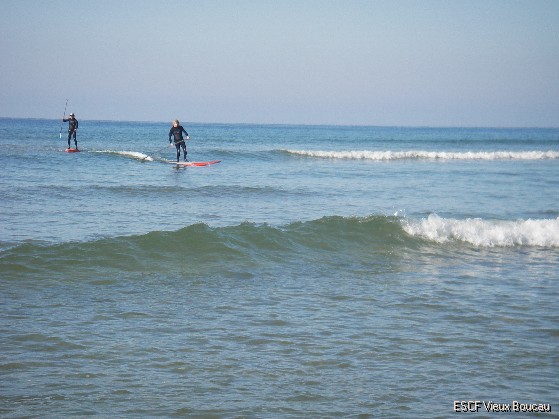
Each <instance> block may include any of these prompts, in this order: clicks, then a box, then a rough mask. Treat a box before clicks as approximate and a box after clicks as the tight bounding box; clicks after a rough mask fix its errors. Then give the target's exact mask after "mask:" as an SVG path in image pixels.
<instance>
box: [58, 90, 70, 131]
mask: <svg viewBox="0 0 559 419" xmlns="http://www.w3.org/2000/svg"><path fill="white" fill-rule="evenodd" d="M67 106H68V99H66V105H64V116H63V117H62V122H61V123H60V134H58V137H60V139H62V123H63V122H64V119H65V118H66V107H67Z"/></svg>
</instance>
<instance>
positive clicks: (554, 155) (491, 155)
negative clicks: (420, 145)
mask: <svg viewBox="0 0 559 419" xmlns="http://www.w3.org/2000/svg"><path fill="white" fill-rule="evenodd" d="M283 151H285V152H287V153H289V154H295V155H299V156H306V157H319V158H325V159H353V160H377V161H382V160H404V159H430V160H551V159H559V151H552V150H549V151H465V152H454V151H424V150H409V151H367V150H348V151H320V150H317V151H313V150H283Z"/></svg>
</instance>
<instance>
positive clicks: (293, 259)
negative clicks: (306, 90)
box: [0, 114, 559, 418]
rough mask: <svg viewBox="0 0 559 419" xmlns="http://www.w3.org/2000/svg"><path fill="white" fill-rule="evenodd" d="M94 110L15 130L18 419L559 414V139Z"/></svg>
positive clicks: (9, 218)
mask: <svg viewBox="0 0 559 419" xmlns="http://www.w3.org/2000/svg"><path fill="white" fill-rule="evenodd" d="M77 117H78V119H79V120H80V129H79V131H78V146H79V148H80V150H81V152H80V153H65V152H64V149H65V148H66V145H67V143H66V132H65V131H66V128H67V124H64V126H63V127H62V139H60V138H59V132H60V121H59V120H39V119H7V118H2V119H0V165H1V167H2V176H1V178H0V198H1V199H0V305H1V309H0V416H1V417H5V418H16V417H17V418H20V417H26V418H33V417H37V418H39V417H81V416H94V417H120V418H142V417H192V418H277V417H281V418H343V417H348V418H350V417H359V418H368V417H403V418H407V417H414V418H420V417H425V418H434V417H440V418H445V417H449V416H453V415H454V414H455V413H456V412H466V411H468V412H475V411H477V412H478V413H483V414H485V415H490V414H493V413H495V412H496V411H497V409H501V410H505V411H506V410H507V408H508V410H509V411H512V412H520V413H521V415H523V417H527V416H528V417H529V416H535V417H536V416H537V417H541V416H542V415H544V417H549V416H555V417H557V412H558V411H559V351H558V349H559V199H558V198H559V129H551V128H538V129H536V128H525V129H521V128H431V127H417V128H406V127H361V126H300V125H296V126H295V125H250V124H202V123H183V126H184V127H185V128H186V130H187V131H188V132H189V134H190V138H191V139H190V141H189V142H188V144H187V147H188V158H189V159H190V160H192V161H208V160H221V162H220V163H218V164H215V165H212V166H207V167H186V168H185V167H177V166H176V165H175V164H169V163H171V162H173V161H174V160H175V149H174V147H173V148H169V147H167V146H168V139H167V138H168V132H169V129H170V127H171V123H170V122H126V121H119V122H115V121H88V120H81V119H80V115H79V114H78V115H77ZM549 411H551V413H549Z"/></svg>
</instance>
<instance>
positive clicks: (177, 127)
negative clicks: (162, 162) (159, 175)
mask: <svg viewBox="0 0 559 419" xmlns="http://www.w3.org/2000/svg"><path fill="white" fill-rule="evenodd" d="M183 132H184V133H185V135H186V140H190V137H189V136H188V132H186V130H185V129H184V128H183V127H182V126H181V124H180V122H179V120H178V119H175V120H174V121H173V126H172V127H171V130H170V131H169V144H172V142H173V140H172V139H171V137H174V141H175V147H176V148H177V163H178V161H179V157H180V156H181V148H182V151H183V153H184V161H186V155H187V154H188V153H187V151H186V143H185V139H184V138H182V133H183Z"/></svg>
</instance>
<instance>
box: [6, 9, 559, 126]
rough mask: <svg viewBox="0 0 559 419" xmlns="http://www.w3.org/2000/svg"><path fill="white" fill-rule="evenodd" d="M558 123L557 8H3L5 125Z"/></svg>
mask: <svg viewBox="0 0 559 419" xmlns="http://www.w3.org/2000/svg"><path fill="white" fill-rule="evenodd" d="M66 99H68V109H67V112H66V113H68V112H70V111H72V112H74V113H75V114H76V117H77V118H78V119H85V120H127V121H163V122H167V121H171V120H172V119H174V118H178V119H180V120H181V122H182V121H185V122H186V121H188V122H200V123H206V122H208V123H257V124H309V125H312V124H328V125H379V126H462V127H469V126H479V127H559V1H558V0H464V1H459V0H321V1H318V0H270V1H268V0H247V1H245V0H153V1H147V0H119V1H113V0H72V1H58V0H49V1H44V0H0V117H23V118H48V119H58V118H60V117H61V116H62V115H63V113H64V106H65V102H66Z"/></svg>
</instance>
